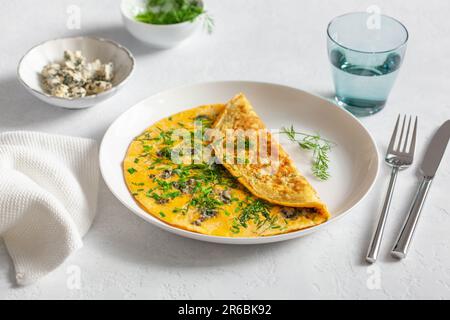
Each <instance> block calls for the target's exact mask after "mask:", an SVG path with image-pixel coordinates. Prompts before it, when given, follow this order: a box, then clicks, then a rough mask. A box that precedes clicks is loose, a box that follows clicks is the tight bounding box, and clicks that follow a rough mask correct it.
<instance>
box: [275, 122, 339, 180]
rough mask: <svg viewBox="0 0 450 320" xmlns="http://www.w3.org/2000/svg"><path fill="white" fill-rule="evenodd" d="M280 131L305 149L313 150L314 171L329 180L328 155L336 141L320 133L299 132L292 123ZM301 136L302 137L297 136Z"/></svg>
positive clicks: (320, 177) (318, 176)
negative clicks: (323, 136)
mask: <svg viewBox="0 0 450 320" xmlns="http://www.w3.org/2000/svg"><path fill="white" fill-rule="evenodd" d="M280 133H282V134H285V135H286V136H287V137H288V139H289V140H291V141H292V142H295V143H297V144H298V145H299V147H300V148H302V149H304V150H312V151H313V163H312V173H313V174H314V176H316V177H317V178H319V179H320V180H327V179H328V178H329V177H330V173H329V164H330V158H329V156H328V154H329V152H330V150H331V148H332V147H333V145H334V143H333V142H331V141H329V140H327V139H324V138H322V137H321V136H320V135H319V134H307V133H303V132H298V131H296V130H295V129H294V126H292V125H291V127H290V128H285V127H283V128H281V131H280ZM298 136H300V137H301V139H298V138H297V137H298Z"/></svg>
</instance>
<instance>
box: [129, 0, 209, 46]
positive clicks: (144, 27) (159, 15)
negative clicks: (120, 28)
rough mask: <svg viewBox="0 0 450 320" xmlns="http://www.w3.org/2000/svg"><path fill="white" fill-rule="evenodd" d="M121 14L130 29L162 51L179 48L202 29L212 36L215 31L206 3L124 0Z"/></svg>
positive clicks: (139, 37)
mask: <svg viewBox="0 0 450 320" xmlns="http://www.w3.org/2000/svg"><path fill="white" fill-rule="evenodd" d="M121 11H122V19H123V22H124V24H125V27H126V29H127V30H128V31H129V32H130V33H131V34H132V35H133V36H134V37H135V38H137V39H139V40H140V41H142V42H144V43H146V44H148V45H150V46H151V47H153V48H158V49H169V48H173V47H175V46H177V45H179V44H180V43H182V42H184V41H185V40H187V39H188V38H189V37H191V36H192V35H194V34H195V33H196V32H197V31H198V29H199V28H201V26H202V25H203V28H204V29H205V30H207V31H208V32H209V33H211V32H212V29H213V27H214V21H213V19H212V18H211V16H210V15H209V14H208V13H207V12H206V10H205V8H204V6H203V1H202V0H122V4H121Z"/></svg>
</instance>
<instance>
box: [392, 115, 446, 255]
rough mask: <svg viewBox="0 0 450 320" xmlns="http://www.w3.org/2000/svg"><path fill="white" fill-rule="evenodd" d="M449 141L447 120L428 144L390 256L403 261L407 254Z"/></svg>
mask: <svg viewBox="0 0 450 320" xmlns="http://www.w3.org/2000/svg"><path fill="white" fill-rule="evenodd" d="M449 139H450V120H447V121H446V122H444V124H443V125H442V126H441V127H440V128H439V129H438V130H437V131H436V133H435V134H434V136H433V138H432V139H431V142H430V144H429V145H428V148H427V151H426V152H425V156H424V158H423V162H422V165H421V167H420V171H421V173H422V175H423V177H422V181H421V182H420V184H419V188H418V190H417V192H416V195H415V196H414V200H413V202H412V204H411V207H410V209H409V213H408V216H407V218H406V220H405V223H404V224H403V227H402V229H401V230H400V233H399V235H398V237H397V241H396V242H395V244H394V247H393V248H392V251H391V254H392V255H393V256H394V257H396V258H400V259H403V258H405V257H406V255H407V254H408V250H409V247H410V245H411V241H412V238H413V235H414V231H415V229H416V227H417V223H418V222H419V217H420V213H421V211H422V208H423V205H424V203H425V198H426V196H427V194H428V190H429V189H430V187H431V182H432V181H433V178H434V176H435V175H436V171H437V169H438V168H439V164H440V163H441V160H442V158H443V157H444V153H445V149H446V148H447V144H448V141H449Z"/></svg>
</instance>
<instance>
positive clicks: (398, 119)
mask: <svg viewBox="0 0 450 320" xmlns="http://www.w3.org/2000/svg"><path fill="white" fill-rule="evenodd" d="M399 122H400V115H398V117H397V122H396V123H395V128H394V132H392V136H391V141H390V142H389V146H388V151H389V152H391V151H393V150H394V143H395V137H396V136H397V129H398V123H399Z"/></svg>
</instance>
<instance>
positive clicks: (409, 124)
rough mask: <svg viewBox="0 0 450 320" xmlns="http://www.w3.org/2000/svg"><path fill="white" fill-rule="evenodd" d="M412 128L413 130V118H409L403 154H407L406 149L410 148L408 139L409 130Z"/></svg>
mask: <svg viewBox="0 0 450 320" xmlns="http://www.w3.org/2000/svg"><path fill="white" fill-rule="evenodd" d="M410 128H411V116H409V120H408V128H407V129H406V137H405V142H404V143H403V149H402V152H406V147H407V146H408V138H409V129H410Z"/></svg>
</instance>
